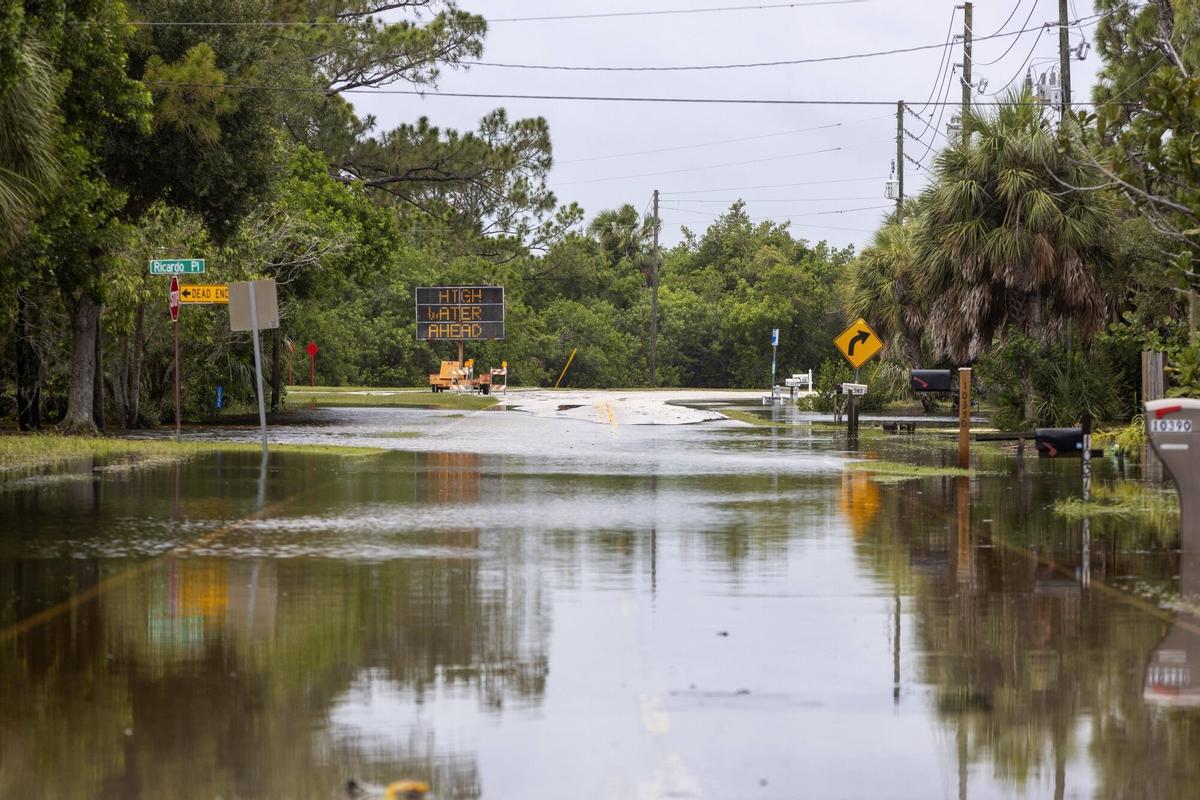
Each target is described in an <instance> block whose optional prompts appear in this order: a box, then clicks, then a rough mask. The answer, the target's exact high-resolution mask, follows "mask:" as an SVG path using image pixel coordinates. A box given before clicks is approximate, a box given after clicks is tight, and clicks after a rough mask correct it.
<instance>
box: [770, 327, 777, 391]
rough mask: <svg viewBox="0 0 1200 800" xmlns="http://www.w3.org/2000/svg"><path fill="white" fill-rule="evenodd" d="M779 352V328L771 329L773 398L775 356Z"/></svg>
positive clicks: (773, 389)
mask: <svg viewBox="0 0 1200 800" xmlns="http://www.w3.org/2000/svg"><path fill="white" fill-rule="evenodd" d="M778 351H779V328H772V329H771V396H772V397H774V396H775V355H776V353H777V352H778Z"/></svg>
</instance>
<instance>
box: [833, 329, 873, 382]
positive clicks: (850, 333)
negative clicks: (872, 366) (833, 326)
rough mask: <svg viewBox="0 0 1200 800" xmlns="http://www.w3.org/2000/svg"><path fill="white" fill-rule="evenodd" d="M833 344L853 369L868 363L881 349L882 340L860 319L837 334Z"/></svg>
mask: <svg viewBox="0 0 1200 800" xmlns="http://www.w3.org/2000/svg"><path fill="white" fill-rule="evenodd" d="M833 343H834V344H835V345H837V349H838V350H841V351H842V355H843V356H845V357H846V360H847V361H849V362H850V366H852V367H854V368H855V369H858V368H859V367H861V366H862V365H863V364H865V363H867V362H868V361H870V360H871V359H872V358H873V357H874V356H875V355H877V354H878V353H879V351H880V350H882V349H883V340H882V339H880V338H879V334H877V333H875V331H873V330H871V326H870V325H868V324H867V321H866V320H865V319H861V318H860V319H859V320H858V322H855V323H854V324H853V325H851V326H850V327H849V328H846V330H844V331H842V332H841V333H840V334H838V337H837V338H836V339H834V340H833Z"/></svg>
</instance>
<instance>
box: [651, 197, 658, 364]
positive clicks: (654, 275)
mask: <svg viewBox="0 0 1200 800" xmlns="http://www.w3.org/2000/svg"><path fill="white" fill-rule="evenodd" d="M650 224H651V225H652V226H653V228H654V252H653V254H652V255H651V259H652V260H651V264H650V284H651V285H650V385H651V386H657V385H658V382H657V377H656V375H655V372H656V363H655V362H656V357H657V355H658V262H659V255H658V229H659V220H658V189H655V190H654V216H653V218H652V219H651V223H650Z"/></svg>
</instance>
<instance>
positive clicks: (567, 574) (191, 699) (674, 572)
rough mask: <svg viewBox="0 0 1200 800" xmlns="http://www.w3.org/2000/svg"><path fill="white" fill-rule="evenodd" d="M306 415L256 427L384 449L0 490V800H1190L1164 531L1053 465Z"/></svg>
mask: <svg viewBox="0 0 1200 800" xmlns="http://www.w3.org/2000/svg"><path fill="white" fill-rule="evenodd" d="M763 413H767V414H770V413H775V414H785V413H786V412H783V411H780V410H775V411H764V412H763ZM311 417H312V424H311V425H302V426H296V427H292V428H289V429H287V430H285V431H277V432H275V434H274V435H275V437H276V440H288V441H303V442H317V443H333V442H337V443H354V444H373V445H379V446H384V447H388V448H391V449H395V450H396V452H392V453H388V454H386V455H383V456H378V457H372V458H361V459H342V458H338V457H329V456H313V455H299V454H275V455H273V456H272V457H271V459H270V463H269V466H268V467H267V468H266V469H265V470H260V465H259V460H258V458H257V457H256V456H252V455H237V456H233V455H229V454H224V455H213V456H210V457H204V458H199V459H196V460H193V461H190V462H187V463H184V464H181V465H167V466H160V467H147V468H142V469H137V470H124V471H123V470H113V471H99V472H97V471H93V466H95V465H92V464H90V463H85V464H78V465H74V466H73V467H72V469H71V470H67V471H66V472H65V473H59V474H56V475H53V476H49V477H46V478H44V479H41V478H34V479H28V478H27V479H22V480H19V481H10V482H8V483H7V484H0V797H2V798H87V799H89V800H91V799H93V798H122V799H123V798H174V799H176V800H193V799H196V800H199V799H200V798H203V799H204V800H213V799H214V798H225V800H232V799H233V798H280V799H281V800H282V799H284V798H287V799H289V800H305V799H307V798H321V799H322V800H323V799H325V798H328V799H329V800H335V799H336V798H340V797H344V796H345V794H344V786H345V783H346V781H347V780H348V779H350V778H354V779H356V780H359V781H363V782H371V783H375V784H386V783H387V782H389V781H392V780H398V779H402V778H408V779H419V780H425V781H428V782H429V783H430V785H431V787H432V790H431V796H433V797H437V798H445V799H447V800H450V799H459V798H480V797H487V798H522V799H523V800H530V799H535V798H555V799H556V800H559V799H561V798H621V799H622V800H624V799H625V798H692V797H703V798H764V799H766V798H956V797H963V798H965V797H970V798H1007V797H1013V796H1018V795H1019V796H1024V797H1089V798H1090V797H1102V798H1131V797H1139V798H1185V797H1195V796H1197V795H1198V794H1200V757H1197V753H1200V713H1197V711H1196V705H1195V704H1196V703H1197V702H1200V693H1198V692H1200V690H1198V689H1197V688H1195V687H1196V686H1200V666H1198V667H1197V673H1193V672H1192V671H1191V667H1192V665H1193V664H1195V663H1197V661H1198V660H1200V635H1198V632H1200V620H1198V619H1197V617H1196V616H1194V615H1193V612H1192V611H1191V609H1192V608H1193V606H1191V605H1189V603H1188V598H1187V597H1185V596H1182V595H1187V594H1193V593H1194V592H1195V591H1196V590H1197V587H1200V570H1198V569H1196V568H1195V567H1194V566H1193V565H1190V564H1186V563H1185V564H1183V565H1182V566H1181V563H1180V557H1179V555H1178V553H1177V551H1176V549H1175V548H1176V547H1177V542H1176V541H1175V540H1174V539H1175V537H1174V536H1173V533H1172V528H1173V526H1174V522H1173V520H1171V519H1170V517H1167V518H1165V519H1152V520H1146V521H1141V522H1135V521H1130V520H1119V519H1099V518H1098V519H1095V520H1092V521H1090V523H1089V524H1088V526H1087V529H1086V530H1085V525H1084V523H1081V522H1068V521H1066V520H1065V519H1064V518H1062V517H1060V516H1056V515H1055V513H1054V511H1053V509H1052V506H1053V503H1054V502H1055V501H1056V500H1059V499H1062V498H1066V497H1069V496H1072V495H1074V494H1076V493H1077V492H1078V490H1079V472H1078V470H1079V462H1078V461H1056V462H1051V461H1038V460H1036V459H1035V458H1032V457H1030V456H1028V455H1027V456H1026V458H1025V459H1024V460H1021V461H1018V459H1017V458H1016V456H1015V451H1011V450H1004V449H1001V448H1000V447H996V446H993V447H991V448H990V449H987V450H980V451H979V452H977V454H976V458H977V464H976V466H977V468H978V472H977V474H976V476H975V477H973V478H971V479H965V478H944V477H936V478H922V479H919V480H905V481H899V482H889V481H886V480H876V479H874V478H871V477H870V476H868V475H866V474H863V473H859V472H849V471H847V470H846V469H845V467H846V464H847V463H848V461H849V460H851V459H855V458H878V457H882V458H890V459H893V460H908V461H920V462H922V463H926V464H932V465H940V464H952V463H953V461H954V459H955V452H954V449H953V448H954V444H953V440H952V439H951V438H950V437H945V439H944V440H935V439H931V438H921V439H917V440H914V439H912V438H906V437H880V436H878V435H868V436H864V438H863V439H862V440H861V441H860V443H859V445H860V446H859V449H858V450H856V451H849V450H848V449H847V446H846V442H845V441H844V440H843V439H842V438H841V437H839V436H837V435H834V434H831V433H828V432H822V431H820V430H815V431H814V429H813V428H811V427H810V426H808V425H805V424H803V423H798V424H797V425H796V426H795V427H779V428H752V427H748V426H742V425H738V424H734V423H705V424H701V425H688V426H675V427H639V426H621V425H620V424H619V420H609V419H608V418H607V417H604V418H603V421H604V424H595V423H590V422H580V421H569V420H554V419H534V418H531V417H529V416H528V415H524V414H521V413H520V412H516V411H488V412H481V413H468V414H452V413H448V412H430V411H425V410H417V409H344V410H327V411H318V412H312V414H311ZM224 434H225V435H231V436H234V437H239V438H240V437H247V438H249V437H252V436H253V434H254V432H253V431H251V430H236V431H225V432H224ZM942 441H944V443H940V442H942ZM1117 469H1118V467H1117V465H1115V464H1114V463H1112V462H1111V461H1110V460H1104V461H1099V462H1097V463H1096V472H1097V480H1098V482H1100V483H1104V482H1105V481H1111V480H1112V479H1113V478H1114V476H1115V473H1116V471H1117ZM1128 474H1129V476H1130V477H1132V478H1139V479H1140V478H1141V476H1140V474H1139V472H1138V470H1137V469H1136V467H1132V466H1131V467H1129V468H1128ZM1147 479H1150V480H1152V481H1155V480H1160V478H1159V477H1158V476H1148V478H1147ZM1181 580H1182V581H1183V584H1184V586H1183V589H1188V590H1189V591H1183V589H1181Z"/></svg>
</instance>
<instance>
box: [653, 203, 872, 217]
mask: <svg viewBox="0 0 1200 800" xmlns="http://www.w3.org/2000/svg"><path fill="white" fill-rule="evenodd" d="M892 207H893V206H892V204H891V203H888V204H887V205H874V206H860V207H858V208H836V209H833V210H830V211H806V212H804V213H802V214H789V215H787V216H786V217H776V219H798V218H800V217H828V216H833V215H836V214H853V213H855V212H858V211H878V210H880V209H882V208H892ZM662 208H663V209H664V210H666V211H682V212H684V213H687V214H697V215H699V216H702V217H713V218H715V217H721V216H724V214H712V213H709V212H707V211H696V210H694V209H691V208H677V207H675V206H662ZM764 219H771V218H770V217H765V218H764Z"/></svg>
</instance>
